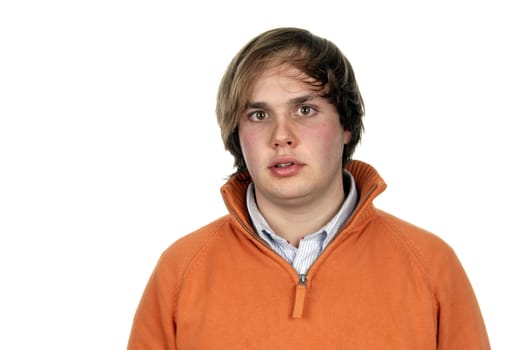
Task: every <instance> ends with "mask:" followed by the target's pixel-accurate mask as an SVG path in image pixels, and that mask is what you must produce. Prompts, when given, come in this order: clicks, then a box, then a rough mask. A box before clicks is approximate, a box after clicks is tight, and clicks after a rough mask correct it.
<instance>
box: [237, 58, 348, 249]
mask: <svg viewBox="0 0 523 350" xmlns="http://www.w3.org/2000/svg"><path fill="white" fill-rule="evenodd" d="M311 82H313V80H312V79H311V78H310V77H308V76H306V75H305V74H303V73H301V72H300V71H298V70H296V69H295V68H292V67H290V66H286V65H279V66H274V67H270V68H267V69H266V70H265V71H264V72H263V73H262V74H261V76H259V78H258V79H257V80H256V81H255V82H254V84H253V87H252V91H251V95H250V98H249V104H248V108H247V110H246V111H245V112H244V113H243V115H242V117H241V119H240V122H239V139H240V146H241V149H242V152H243V156H244V159H245V163H246V165H247V169H248V170H249V173H250V175H251V178H252V181H253V183H254V188H255V195H256V202H257V205H258V208H259V209H260V211H261V213H262V214H263V215H264V217H265V219H266V220H267V222H268V223H269V225H270V226H271V228H272V229H273V230H275V232H276V233H277V234H278V235H280V236H281V237H283V238H285V239H287V240H288V241H289V242H290V243H291V244H293V245H294V246H296V247H297V246H298V244H299V240H300V239H301V238H302V237H303V236H305V235H308V234H312V233H315V232H316V231H317V230H319V229H320V228H321V227H322V226H324V225H325V224H326V223H327V222H328V221H329V220H330V219H331V218H332V217H333V216H334V215H335V214H336V212H337V211H338V209H339V208H340V206H341V204H342V203H343V200H344V197H345V195H344V191H343V178H342V162H341V159H342V152H343V146H344V144H346V143H348V142H349V140H350V132H349V131H347V130H344V129H343V127H342V125H341V124H340V118H339V115H338V113H337V111H336V108H335V106H334V105H332V104H331V103H329V101H328V100H327V99H325V98H323V97H321V91H317V89H315V88H314V87H313V86H311V85H310V83H311Z"/></svg>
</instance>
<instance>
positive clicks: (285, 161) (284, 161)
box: [269, 157, 303, 168]
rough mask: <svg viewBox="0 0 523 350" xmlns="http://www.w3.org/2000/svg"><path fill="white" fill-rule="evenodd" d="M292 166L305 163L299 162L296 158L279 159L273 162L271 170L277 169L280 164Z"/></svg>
mask: <svg viewBox="0 0 523 350" xmlns="http://www.w3.org/2000/svg"><path fill="white" fill-rule="evenodd" d="M289 163H290V164H292V165H303V163H301V162H299V161H298V160H297V159H295V158H289V157H283V158H277V159H275V160H274V161H272V162H271V163H270V165H269V168H274V167H277V165H278V164H289Z"/></svg>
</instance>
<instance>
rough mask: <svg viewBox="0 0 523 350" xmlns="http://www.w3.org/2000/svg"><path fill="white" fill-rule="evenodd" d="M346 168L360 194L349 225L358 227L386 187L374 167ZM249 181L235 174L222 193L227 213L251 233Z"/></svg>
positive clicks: (359, 164)
mask: <svg viewBox="0 0 523 350" xmlns="http://www.w3.org/2000/svg"><path fill="white" fill-rule="evenodd" d="M346 169H347V170H348V171H349V172H350V173H351V174H352V175H353V176H354V179H355V180H356V187H357V189H358V193H359V194H360V197H359V201H358V204H357V206H356V209H355V211H354V215H353V219H352V220H351V226H352V227H353V226H354V225H358V226H359V225H360V224H364V223H365V222H366V221H367V220H366V219H367V218H368V217H369V214H371V213H372V212H373V211H374V210H375V209H374V206H373V204H372V201H373V200H374V198H376V197H377V196H378V195H379V194H380V193H382V192H383V191H384V190H385V189H386V187H387V185H386V184H385V182H384V181H383V179H382V178H381V176H380V175H379V174H378V172H377V171H376V169H374V168H373V167H372V166H371V165H369V164H367V163H364V162H362V161H359V160H352V161H350V162H349V163H348V164H347V166H346ZM251 182H252V181H251V178H250V175H249V173H248V172H247V171H245V172H241V173H238V174H235V175H233V176H232V177H231V178H230V179H229V180H228V181H227V182H226V183H225V184H224V185H223V186H222V188H221V193H222V197H223V200H224V202H225V205H226V206H227V209H228V210H229V213H230V214H231V215H232V216H233V217H234V218H235V219H236V220H235V221H236V222H237V223H238V224H239V225H240V226H241V227H243V229H245V230H246V231H248V232H249V233H251V235H252V234H255V230H254V228H253V227H252V224H251V221H250V218H249V213H248V210H247V204H246V201H245V198H246V194H247V189H248V187H249V184H250V183H251Z"/></svg>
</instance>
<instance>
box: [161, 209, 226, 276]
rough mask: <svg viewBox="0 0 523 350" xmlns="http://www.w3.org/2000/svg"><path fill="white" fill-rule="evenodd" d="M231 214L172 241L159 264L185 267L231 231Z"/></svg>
mask: <svg viewBox="0 0 523 350" xmlns="http://www.w3.org/2000/svg"><path fill="white" fill-rule="evenodd" d="M229 225H230V216H229V215H225V216H223V217H221V218H219V219H217V220H215V221H212V222H210V223H209V224H207V225H205V226H203V227H201V228H199V229H197V230H196V231H193V232H191V233H189V234H186V235H184V236H182V237H180V238H179V239H177V240H176V241H175V242H174V243H172V244H171V245H170V246H169V247H167V249H165V250H164V252H163V253H162V254H161V257H160V259H159V265H166V266H169V267H170V268H176V267H178V268H182V269H184V268H185V267H186V266H187V265H189V264H190V263H191V262H192V261H193V260H194V259H196V258H197V257H198V256H199V255H200V254H204V253H205V251H207V250H208V249H209V248H210V247H212V246H213V245H214V244H216V243H217V242H220V238H221V237H223V235H224V234H226V233H227V232H230V230H229V229H228V227H229Z"/></svg>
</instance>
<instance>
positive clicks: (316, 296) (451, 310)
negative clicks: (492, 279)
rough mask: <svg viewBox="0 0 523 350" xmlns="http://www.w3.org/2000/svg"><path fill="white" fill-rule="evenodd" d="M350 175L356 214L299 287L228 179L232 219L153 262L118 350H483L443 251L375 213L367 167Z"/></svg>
mask: <svg viewBox="0 0 523 350" xmlns="http://www.w3.org/2000/svg"><path fill="white" fill-rule="evenodd" d="M348 169H349V171H350V172H351V173H352V174H353V175H354V177H355V179H356V183H357V186H358V191H359V193H360V200H359V204H358V206H357V208H356V209H355V212H354V213H353V215H352V216H351V217H350V218H349V220H348V222H347V223H346V224H345V225H344V227H343V228H342V229H341V232H340V233H339V234H338V236H337V237H336V238H335V239H334V240H333V242H332V243H331V244H330V245H329V246H328V247H327V248H326V250H325V251H324V252H323V253H322V254H321V255H320V257H319V258H318V260H317V261H316V262H315V263H314V264H313V265H312V267H311V269H310V270H309V272H308V275H307V280H306V282H305V283H300V281H299V278H298V275H297V273H296V271H295V270H294V269H293V268H292V266H291V265H290V264H288V263H287V262H286V261H285V260H284V259H283V258H281V257H280V256H279V255H277V254H276V253H275V252H273V251H272V250H271V249H270V248H268V247H267V246H266V245H265V244H264V243H262V241H261V240H260V239H259V238H258V237H257V236H256V234H255V233H254V230H253V228H252V226H251V224H250V220H249V217H248V213H247V210H246V207H245V191H246V189H247V185H248V182H246V181H245V176H241V175H240V176H235V177H233V178H231V179H230V180H229V181H228V182H227V183H226V184H225V185H224V186H223V187H222V194H223V197H224V200H225V203H226V204H227V207H228V209H229V212H230V214H229V215H227V216H225V217H223V218H221V219H219V220H217V221H215V222H212V223H210V224H209V225H207V226H205V227H203V228H201V229H199V230H198V231H196V232H193V233H191V234H190V235H187V236H185V237H182V238H181V239H179V240H178V241H176V242H175V243H174V244H173V245H172V246H171V247H169V248H168V249H167V250H166V251H165V252H164V253H163V254H162V256H161V258H160V259H159V261H158V264H157V266H156V268H155V270H154V272H153V273H152V276H151V278H150V280H149V282H148V284H147V287H146V289H145V292H144V294H143V297H142V299H141V302H140V304H139V306H138V310H137V312H136V315H135V319H134V323H133V327H132V330H131V335H130V339H129V345H128V349H129V350H135V349H136V350H138V349H139V350H142V349H151V350H152V349H154V350H161V349H177V350H206V349H227V350H234V349H242V350H245V349H271V350H276V349H300V350H301V349H316V350H317V349H322V350H327V349H329V350H331V349H380V350H382V349H387V350H389V349H401V350H408V349H423V350H430V349H439V350H450V349H456V350H468V349H475V350H479V349H490V346H489V341H488V338H487V333H486V330H485V326H484V323H483V319H482V316H481V313H480V309H479V307H478V303H477V301H476V298H475V296H474V292H473V290H472V287H471V285H470V283H469V281H468V278H467V276H466V274H465V272H464V270H463V268H462V266H461V264H460V262H459V261H458V258H457V257H456V255H455V254H454V252H453V250H452V249H451V248H450V247H449V246H448V245H447V244H446V243H445V242H443V241H442V240H441V239H439V238H438V237H436V236H435V235H433V234H431V233H429V232H426V231H424V230H422V229H420V228H418V227H416V226H413V225H411V224H409V223H407V222H404V221H402V220H400V219H398V218H396V217H394V216H392V215H390V214H387V213H385V212H383V211H380V210H378V209H376V208H375V207H374V206H373V204H372V200H373V199H374V198H375V197H376V196H377V195H378V194H379V193H381V192H382V191H383V190H384V189H385V187H386V185H385V183H384V182H383V180H382V179H381V177H380V176H379V175H378V174H377V172H376V171H375V170H374V169H373V168H372V167H371V166H369V165H367V164H365V163H362V162H358V161H353V162H352V163H351V164H350V165H349V167H348Z"/></svg>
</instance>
